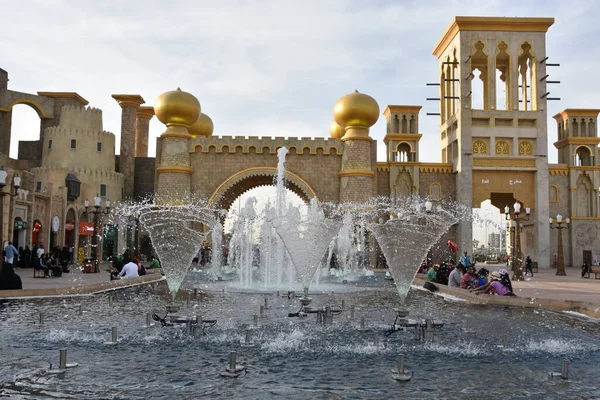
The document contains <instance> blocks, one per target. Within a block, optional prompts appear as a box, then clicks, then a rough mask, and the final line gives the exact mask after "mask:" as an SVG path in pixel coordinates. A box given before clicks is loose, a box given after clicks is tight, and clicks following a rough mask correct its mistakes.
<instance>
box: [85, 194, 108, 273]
mask: <svg viewBox="0 0 600 400" xmlns="http://www.w3.org/2000/svg"><path fill="white" fill-rule="evenodd" d="M101 200H102V199H101V198H100V196H98V195H96V197H94V209H93V210H92V211H91V213H93V214H94V233H93V234H92V262H93V263H94V271H96V272H97V271H98V270H99V269H98V215H99V214H108V212H109V210H110V200H108V199H106V205H105V207H106V210H102V209H101V207H102V206H101V205H100V202H101ZM84 205H85V212H86V214H88V213H89V212H90V201H89V200H88V199H85V202H84Z"/></svg>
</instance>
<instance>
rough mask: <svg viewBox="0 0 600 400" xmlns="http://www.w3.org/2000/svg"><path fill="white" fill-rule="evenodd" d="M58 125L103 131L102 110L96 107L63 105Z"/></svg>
mask: <svg viewBox="0 0 600 400" xmlns="http://www.w3.org/2000/svg"><path fill="white" fill-rule="evenodd" d="M58 126H59V127H62V128H71V129H80V130H87V131H100V132H102V110H100V109H99V108H94V107H78V106H73V105H67V106H63V107H62V109H61V113H60V122H59V124H58Z"/></svg>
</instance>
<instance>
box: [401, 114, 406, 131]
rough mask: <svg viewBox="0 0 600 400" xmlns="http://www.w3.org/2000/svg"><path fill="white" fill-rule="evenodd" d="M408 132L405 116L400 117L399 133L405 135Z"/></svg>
mask: <svg viewBox="0 0 600 400" xmlns="http://www.w3.org/2000/svg"><path fill="white" fill-rule="evenodd" d="M407 132H408V122H407V121H406V115H403V116H402V130H401V131H400V133H407Z"/></svg>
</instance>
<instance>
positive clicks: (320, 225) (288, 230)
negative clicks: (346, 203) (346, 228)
mask: <svg viewBox="0 0 600 400" xmlns="http://www.w3.org/2000/svg"><path fill="white" fill-rule="evenodd" d="M271 222H272V224H273V226H274V228H275V231H276V232H277V235H279V237H280V238H281V240H282V242H283V244H284V246H285V249H286V250H287V252H288V254H289V255H290V258H291V259H292V263H293V264H294V267H295V268H296V273H297V275H298V278H299V279H300V281H301V283H302V286H303V287H305V288H308V287H310V282H311V281H312V279H313V276H314V275H315V272H317V269H318V268H319V263H320V261H321V259H322V258H323V257H324V256H325V252H326V251H327V248H328V247H329V243H330V242H331V240H332V239H333V237H334V236H335V235H337V233H338V231H339V230H340V227H341V226H342V221H341V220H340V218H332V217H327V216H325V213H324V212H323V209H321V208H319V206H318V205H317V203H316V201H315V200H314V199H313V200H312V201H311V204H310V207H309V210H308V213H307V215H305V216H303V215H301V214H300V213H293V212H289V213H288V214H287V215H281V216H274V217H272V218H271Z"/></svg>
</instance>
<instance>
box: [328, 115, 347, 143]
mask: <svg viewBox="0 0 600 400" xmlns="http://www.w3.org/2000/svg"><path fill="white" fill-rule="evenodd" d="M329 136H331V137H332V138H334V139H338V140H340V139H341V138H342V136H344V128H342V127H341V126H340V125H339V124H338V123H337V122H335V120H333V121H331V125H329Z"/></svg>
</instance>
